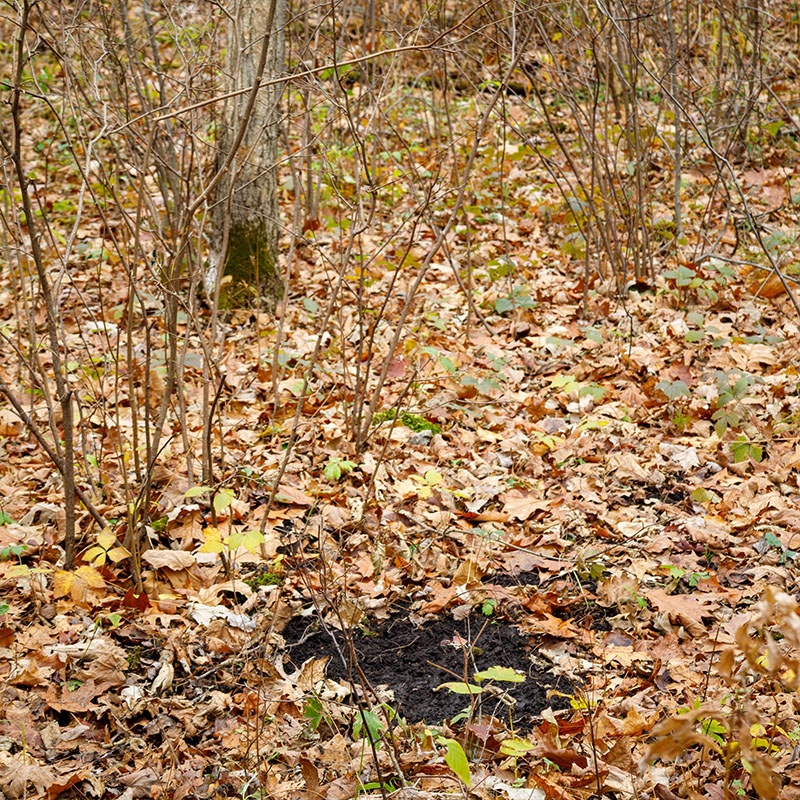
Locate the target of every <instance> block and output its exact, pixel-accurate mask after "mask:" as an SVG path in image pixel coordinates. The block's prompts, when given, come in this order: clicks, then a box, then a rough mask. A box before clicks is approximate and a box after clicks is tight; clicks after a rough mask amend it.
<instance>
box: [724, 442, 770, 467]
mask: <svg viewBox="0 0 800 800" xmlns="http://www.w3.org/2000/svg"><path fill="white" fill-rule="evenodd" d="M731 452H732V453H733V461H734V463H736V464H738V463H740V462H741V461H749V460H750V459H752V460H753V461H756V462H760V461H761V459H762V458H763V457H764V450H763V448H762V447H761V445H760V444H755V442H751V441H750V440H749V439H748V438H747V437H746V436H738V437H737V438H736V441H734V442H731Z"/></svg>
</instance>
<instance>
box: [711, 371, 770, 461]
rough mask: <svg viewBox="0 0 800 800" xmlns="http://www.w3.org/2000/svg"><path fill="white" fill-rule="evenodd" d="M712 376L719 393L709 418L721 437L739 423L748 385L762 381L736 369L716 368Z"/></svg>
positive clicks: (742, 413)
mask: <svg viewBox="0 0 800 800" xmlns="http://www.w3.org/2000/svg"><path fill="white" fill-rule="evenodd" d="M714 377H715V379H716V381H717V389H718V391H719V395H718V397H717V401H716V404H715V405H716V411H714V413H713V414H712V415H711V419H712V420H714V430H715V431H716V434H717V436H718V437H719V438H720V439H721V438H722V437H723V436H724V435H725V433H726V432H727V431H728V429H730V428H732V429H737V428H738V427H739V425H740V424H741V421H742V417H743V415H744V413H745V411H744V407H743V406H742V401H743V400H744V398H745V397H746V396H747V393H748V391H749V390H750V387H751V386H753V384H755V383H763V382H764V381H763V380H762V379H761V378H757V377H755V376H753V375H750V374H749V373H747V372H740V371H738V370H718V371H717V372H716V373H714ZM734 455H735V454H734ZM749 457H750V456H749V455H745V456H743V458H742V460H744V459H745V458H749ZM759 460H760V458H759Z"/></svg>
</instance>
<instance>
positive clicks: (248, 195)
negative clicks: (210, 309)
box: [205, 0, 286, 307]
mask: <svg viewBox="0 0 800 800" xmlns="http://www.w3.org/2000/svg"><path fill="white" fill-rule="evenodd" d="M270 17H272V26H271V30H267V26H268V25H269V20H270ZM285 20H286V0H234V2H233V7H232V8H231V20H230V22H229V24H228V46H227V54H226V66H227V72H228V79H229V86H228V88H229V90H231V91H237V90H241V89H245V90H246V89H247V88H248V87H252V86H253V85H254V84H255V83H256V82H258V83H263V82H265V81H268V80H270V79H273V78H275V77H278V76H279V75H280V74H281V72H282V70H283V64H284V41H285V37H284V25H285ZM266 36H269V40H268V48H267V53H266V64H265V66H264V69H263V74H259V69H260V66H261V61H262V55H263V48H264V44H265V37H266ZM280 98H281V86H280V85H275V86H268V87H265V88H262V89H260V90H259V91H258V93H257V95H255V102H253V101H252V98H251V93H250V92H247V91H245V92H243V93H242V94H240V95H238V96H236V97H233V98H230V99H229V100H228V101H227V102H226V104H225V108H224V111H223V116H222V119H221V120H220V131H219V146H220V149H219V158H218V164H220V165H222V164H224V163H225V161H226V159H228V158H229V156H230V153H231V151H232V150H235V155H234V157H233V160H232V161H231V163H230V167H229V169H228V171H227V173H226V175H225V176H224V177H223V179H222V180H221V181H220V184H219V186H218V191H217V193H216V201H215V207H214V214H213V216H212V221H213V227H214V238H215V241H214V242H213V243H212V244H213V250H214V251H215V254H214V256H213V257H212V259H211V261H212V266H211V268H210V269H209V271H208V273H207V274H206V276H205V286H206V292H207V293H208V294H209V295H211V296H214V295H215V294H216V293H217V292H219V302H220V305H221V306H222V307H232V306H243V305H255V304H258V303H259V302H260V301H266V302H267V304H268V305H274V304H275V302H276V300H277V299H278V298H279V297H280V295H281V288H282V283H281V278H280V271H279V268H278V237H279V231H280V224H279V214H278V197H277V188H278V170H277V166H276V165H277V158H278V136H279V132H280V131H279V125H280V113H279V111H280ZM242 126H244V128H243V130H242ZM220 265H221V266H222V269H221V270H220ZM220 273H221V274H220Z"/></svg>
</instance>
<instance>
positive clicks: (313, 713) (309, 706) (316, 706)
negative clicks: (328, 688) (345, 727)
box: [303, 697, 325, 731]
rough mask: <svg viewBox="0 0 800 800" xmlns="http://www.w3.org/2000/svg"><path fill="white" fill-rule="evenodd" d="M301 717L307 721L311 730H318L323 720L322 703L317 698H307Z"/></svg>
mask: <svg viewBox="0 0 800 800" xmlns="http://www.w3.org/2000/svg"><path fill="white" fill-rule="evenodd" d="M303 717H304V719H307V720H308V724H309V725H311V729H312V730H314V731H315V730H316V729H317V728H319V726H320V724H321V723H322V720H324V719H325V712H324V711H323V709H322V701H321V700H320V699H319V697H309V698H308V700H306V702H305V705H304V706H303Z"/></svg>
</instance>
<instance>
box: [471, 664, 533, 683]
mask: <svg viewBox="0 0 800 800" xmlns="http://www.w3.org/2000/svg"><path fill="white" fill-rule="evenodd" d="M475 680H476V681H506V682H508V683H522V682H523V681H524V680H525V676H524V675H523V674H522V673H521V672H517V670H515V669H512V668H511V667H489V668H488V669H484V670H482V671H481V672H476V673H475Z"/></svg>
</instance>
